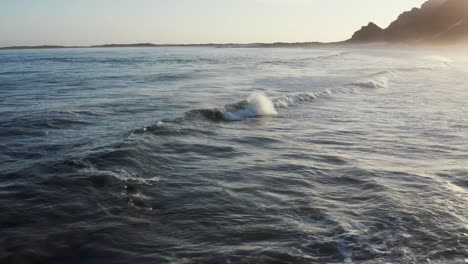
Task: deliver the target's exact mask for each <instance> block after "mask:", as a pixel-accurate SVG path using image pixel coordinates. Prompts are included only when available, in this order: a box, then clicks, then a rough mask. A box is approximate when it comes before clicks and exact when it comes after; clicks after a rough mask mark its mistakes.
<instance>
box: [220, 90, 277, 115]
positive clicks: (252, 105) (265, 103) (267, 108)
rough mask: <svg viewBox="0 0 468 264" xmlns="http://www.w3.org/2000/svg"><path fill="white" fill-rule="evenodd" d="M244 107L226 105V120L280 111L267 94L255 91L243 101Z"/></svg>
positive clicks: (272, 113)
mask: <svg viewBox="0 0 468 264" xmlns="http://www.w3.org/2000/svg"><path fill="white" fill-rule="evenodd" d="M241 105H242V107H236V106H226V107H225V109H224V111H223V116H224V119H225V120H242V119H244V118H248V117H255V116H274V115H277V114H278V112H277V111H276V109H275V106H274V105H273V102H272V101H271V100H270V98H268V97H267V96H266V95H264V94H261V93H255V94H252V95H250V96H249V97H248V98H247V99H246V100H245V101H243V102H242V103H241Z"/></svg>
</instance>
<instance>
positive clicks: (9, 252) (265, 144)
mask: <svg viewBox="0 0 468 264" xmlns="http://www.w3.org/2000/svg"><path fill="white" fill-rule="evenodd" d="M466 54H467V53H466V52H463V51H457V50H453V49H442V48H418V49H416V48H411V47H402V46H399V47H396V46H386V45H375V46H339V47H337V46H335V47H322V48H265V49H262V48H201V47H200V48H189V47H186V48H115V49H114V48H113V49H106V48H88V49H50V50H2V51H0V201H1V202H0V212H1V213H0V234H1V236H0V263H366V264H367V263H369V264H370V263H466V262H467V261H468V211H467V209H466V208H467V204H468V190H467V188H468V181H467V179H468V162H467V161H468V108H467V107H466V102H468V86H467V84H468V55H466Z"/></svg>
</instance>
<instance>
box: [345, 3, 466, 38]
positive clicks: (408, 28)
mask: <svg viewBox="0 0 468 264" xmlns="http://www.w3.org/2000/svg"><path fill="white" fill-rule="evenodd" d="M467 40H468V0H429V1H427V2H426V3H424V4H423V5H422V6H421V8H413V9H412V10H410V11H407V12H404V13H402V14H401V15H400V16H399V17H398V19H397V20H395V21H394V22H392V23H391V24H390V26H388V27H387V28H386V29H381V28H380V27H378V26H377V25H375V24H374V23H370V24H369V25H368V26H365V27H362V28H361V29H360V30H359V31H357V32H356V33H354V35H353V37H352V38H351V39H350V40H349V41H348V42H415V43H450V42H458V41H467Z"/></svg>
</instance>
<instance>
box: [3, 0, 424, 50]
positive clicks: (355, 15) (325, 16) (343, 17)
mask: <svg viewBox="0 0 468 264" xmlns="http://www.w3.org/2000/svg"><path fill="white" fill-rule="evenodd" d="M423 2H424V0H0V46H12V45H42V44H57V45H89V44H103V43H137V42H152V43H209V42H214V43H228V42H229V43H230V42H236V43H250V42H276V41H284V42H303V41H338V40H344V39H347V38H349V37H350V36H351V35H352V33H353V32H354V31H355V30H357V29H359V28H360V27H361V26H362V25H365V24H367V23H368V22H369V21H373V22H375V23H377V24H378V25H380V26H382V27H386V26H388V24H389V23H390V22H391V21H392V20H394V19H395V18H396V17H397V16H398V14H400V13H401V12H402V11H404V10H409V9H411V8H412V7H415V6H420V5H421V4H422V3H423Z"/></svg>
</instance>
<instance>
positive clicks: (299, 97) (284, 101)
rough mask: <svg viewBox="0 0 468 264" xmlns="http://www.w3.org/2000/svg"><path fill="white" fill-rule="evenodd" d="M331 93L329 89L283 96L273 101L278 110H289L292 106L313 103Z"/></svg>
mask: <svg viewBox="0 0 468 264" xmlns="http://www.w3.org/2000/svg"><path fill="white" fill-rule="evenodd" d="M330 93H331V91H330V90H328V89H325V90H322V91H319V92H309V93H297V94H292V95H283V96H280V97H277V98H275V99H273V105H274V106H275V107H276V108H287V107H289V106H291V105H295V104H297V103H300V102H304V101H312V100H314V99H316V98H318V97H320V96H321V95H324V94H330Z"/></svg>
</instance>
